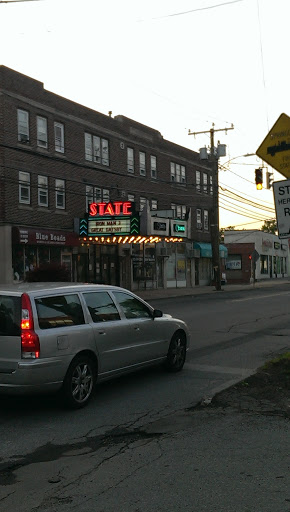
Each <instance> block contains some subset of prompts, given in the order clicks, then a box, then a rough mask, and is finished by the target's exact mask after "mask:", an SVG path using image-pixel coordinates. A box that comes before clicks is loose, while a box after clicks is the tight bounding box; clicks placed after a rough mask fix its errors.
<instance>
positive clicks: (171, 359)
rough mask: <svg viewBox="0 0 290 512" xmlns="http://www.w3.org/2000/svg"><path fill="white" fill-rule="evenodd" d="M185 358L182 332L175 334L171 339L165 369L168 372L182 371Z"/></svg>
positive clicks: (184, 340)
mask: <svg viewBox="0 0 290 512" xmlns="http://www.w3.org/2000/svg"><path fill="white" fill-rule="evenodd" d="M185 358H186V339H185V335H184V334H183V333H182V332H180V333H179V332H176V333H175V334H174V335H173V336H172V339H171V342H170V345H169V349H168V353H167V359H166V362H165V367H166V369H167V370H168V371H170V372H179V371H180V370H182V368H183V366H184V363H185Z"/></svg>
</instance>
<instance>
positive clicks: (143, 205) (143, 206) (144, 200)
mask: <svg viewBox="0 0 290 512" xmlns="http://www.w3.org/2000/svg"><path fill="white" fill-rule="evenodd" d="M146 204H147V199H146V197H140V212H142V211H143V210H144V208H145V206H146Z"/></svg>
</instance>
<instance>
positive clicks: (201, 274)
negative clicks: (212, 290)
mask: <svg viewBox="0 0 290 512" xmlns="http://www.w3.org/2000/svg"><path fill="white" fill-rule="evenodd" d="M193 248H194V250H195V253H196V258H195V268H196V284H200V285H209V284H211V282H212V279H213V268H212V246H211V244H207V243H202V242H195V243H194V244H193ZM219 254H220V259H221V270H222V273H223V270H224V268H225V260H226V258H227V255H228V250H227V248H226V247H225V246H224V245H222V244H220V246H219ZM197 269H198V270H197ZM221 277H222V276H221Z"/></svg>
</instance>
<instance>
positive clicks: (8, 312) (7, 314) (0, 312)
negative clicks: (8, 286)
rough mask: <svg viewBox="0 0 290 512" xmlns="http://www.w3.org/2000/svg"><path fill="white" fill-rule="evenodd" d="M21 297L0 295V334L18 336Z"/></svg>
mask: <svg viewBox="0 0 290 512" xmlns="http://www.w3.org/2000/svg"><path fill="white" fill-rule="evenodd" d="M20 317H21V298H20V297H12V296H10V295H0V336H20Z"/></svg>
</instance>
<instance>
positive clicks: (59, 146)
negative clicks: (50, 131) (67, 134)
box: [54, 123, 64, 153]
mask: <svg viewBox="0 0 290 512" xmlns="http://www.w3.org/2000/svg"><path fill="white" fill-rule="evenodd" d="M54 148H55V151H57V152H58V153H64V125H63V124H62V123H54Z"/></svg>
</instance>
